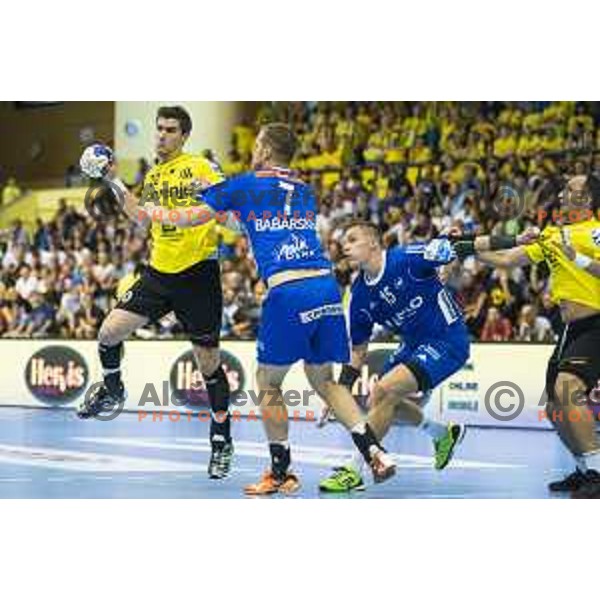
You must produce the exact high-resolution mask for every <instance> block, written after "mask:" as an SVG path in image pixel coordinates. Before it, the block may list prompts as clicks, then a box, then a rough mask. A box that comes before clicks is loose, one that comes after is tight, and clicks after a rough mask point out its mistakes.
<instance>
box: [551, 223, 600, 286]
mask: <svg viewBox="0 0 600 600" xmlns="http://www.w3.org/2000/svg"><path fill="white" fill-rule="evenodd" d="M550 244H551V246H552V247H553V248H554V250H555V251H556V252H560V253H562V254H564V255H565V256H566V257H567V258H568V259H569V260H570V261H571V262H574V263H575V265H576V266H577V267H579V268H580V269H583V270H584V271H587V272H588V273H589V274H590V275H593V276H594V277H598V278H599V279H600V250H597V251H596V252H595V253H594V256H593V257H591V256H588V255H586V254H581V253H579V252H577V251H576V250H575V248H574V247H573V245H572V244H571V240H570V238H569V236H568V235H566V234H564V235H562V236H561V242H560V243H559V242H557V241H552V242H550Z"/></svg>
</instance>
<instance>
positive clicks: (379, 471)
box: [304, 323, 396, 485]
mask: <svg viewBox="0 0 600 600" xmlns="http://www.w3.org/2000/svg"><path fill="white" fill-rule="evenodd" d="M324 326H325V327H327V325H325V324H324ZM344 326H345V324H344V323H340V324H337V325H335V327H336V328H339V327H344ZM332 335H333V336H336V335H338V334H337V333H335V332H334V331H333V330H331V335H329V336H328V339H329V342H330V343H331V342H333V341H334V339H332ZM319 354H321V353H319ZM341 358H343V357H341V356H338V357H337V359H338V360H340V359H341ZM304 372H305V374H306V378H307V380H308V383H309V384H310V386H311V387H312V388H313V389H314V390H315V391H316V392H317V394H319V396H320V397H321V398H322V399H323V400H324V401H325V403H326V404H327V405H328V406H330V407H331V408H332V410H333V412H334V413H335V416H336V418H337V420H338V421H339V422H340V423H341V424H342V425H343V426H344V427H345V428H346V429H347V430H348V432H349V433H350V435H351V436H352V441H353V442H354V445H355V446H356V449H357V450H358V452H359V453H360V455H361V456H362V458H363V459H364V461H365V462H366V463H367V464H368V465H369V466H370V467H371V470H372V471H373V475H374V477H375V480H376V481H378V482H380V481H385V480H386V479H389V478H390V477H392V476H393V474H394V473H395V470H396V467H395V465H394V464H393V463H392V461H391V460H390V459H389V457H388V455H387V454H386V452H385V450H384V449H383V448H382V447H381V444H380V443H379V442H378V439H377V437H376V435H375V433H374V432H373V430H372V429H371V427H370V425H369V423H367V420H366V418H365V416H364V415H363V414H362V412H361V410H360V408H359V407H358V404H357V403H356V401H355V400H354V398H353V397H352V394H351V393H350V392H349V391H348V390H347V389H346V388H345V387H344V386H343V385H340V384H338V383H336V381H335V378H334V376H333V364H332V363H324V364H305V366H304ZM360 483H361V485H362V482H360Z"/></svg>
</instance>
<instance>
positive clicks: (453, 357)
mask: <svg viewBox="0 0 600 600" xmlns="http://www.w3.org/2000/svg"><path fill="white" fill-rule="evenodd" d="M468 356H469V341H468V337H467V336H466V334H465V333H464V332H462V331H459V332H458V333H457V334H454V335H452V336H451V337H450V336H449V337H448V339H433V340H428V341H424V342H423V343H421V344H419V345H418V346H416V347H401V348H400V351H397V352H396V353H394V355H392V357H391V358H390V360H389V362H388V364H387V366H386V372H385V374H384V375H383V377H382V378H381V379H380V380H379V381H378V382H377V383H376V384H375V386H374V389H373V391H372V393H371V403H372V408H371V410H370V411H369V423H371V425H372V427H373V428H374V430H375V431H376V432H377V433H378V434H379V435H381V436H382V437H381V438H380V439H383V436H385V435H386V433H387V431H388V430H389V427H390V426H391V424H392V423H393V421H394V420H395V419H400V420H401V421H403V422H405V423H408V424H411V425H413V426H415V427H418V428H419V429H420V430H421V431H423V432H424V433H425V434H427V435H428V436H429V437H430V438H431V439H432V441H433V446H434V450H435V467H436V469H443V468H445V467H446V465H447V464H448V462H449V461H450V460H451V458H452V456H453V454H454V450H455V448H456V446H457V444H458V443H459V442H460V441H461V440H462V437H463V435H464V431H465V430H464V427H463V426H462V425H457V424H455V423H445V422H440V421H437V420H435V419H431V418H429V417H427V416H426V415H425V413H424V411H423V408H422V406H423V403H424V402H425V401H426V400H427V399H428V397H429V396H428V394H429V392H430V391H431V390H433V389H434V388H435V387H437V386H438V385H440V384H441V383H442V382H443V381H444V380H445V379H447V378H448V377H450V376H451V375H452V374H454V373H456V371H458V370H459V369H460V368H461V367H462V366H463V365H464V364H465V362H466V360H467V358H468Z"/></svg>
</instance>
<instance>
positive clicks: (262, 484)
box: [244, 364, 300, 495]
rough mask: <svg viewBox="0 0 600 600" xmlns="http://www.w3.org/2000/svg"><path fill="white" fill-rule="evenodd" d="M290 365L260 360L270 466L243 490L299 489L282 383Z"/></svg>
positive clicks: (258, 376) (259, 492)
mask: <svg viewBox="0 0 600 600" xmlns="http://www.w3.org/2000/svg"><path fill="white" fill-rule="evenodd" d="M290 366H291V365H266V364H259V366H258V369H257V372H256V385H257V387H258V397H259V398H262V401H261V403H260V412H261V416H262V422H263V427H264V430H265V434H266V436H267V441H268V443H269V453H270V455H271V468H270V470H268V471H266V472H265V473H264V474H263V476H262V478H261V480H260V481H259V482H258V483H256V484H252V485H249V486H246V488H245V489H244V491H245V492H246V494H250V495H264V494H273V493H275V492H283V493H287V494H291V493H294V492H296V491H297V490H298V489H300V480H299V479H298V477H297V475H295V474H294V473H292V472H291V471H290V466H291V463H292V455H291V450H290V442H289V421H288V413H287V406H286V405H285V403H284V401H283V394H282V391H281V386H282V385H283V380H284V379H285V376H286V375H287V373H288V371H289V369H290Z"/></svg>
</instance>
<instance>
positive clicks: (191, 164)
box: [142, 154, 223, 273]
mask: <svg viewBox="0 0 600 600" xmlns="http://www.w3.org/2000/svg"><path fill="white" fill-rule="evenodd" d="M222 180H223V175H222V174H221V172H220V170H219V168H218V167H217V166H216V165H214V164H213V163H211V162H210V161H208V160H206V159H205V158H203V157H201V156H194V155H192V154H180V155H179V156H178V157H177V158H174V159H172V160H170V161H168V162H165V163H160V164H158V165H156V166H155V167H154V168H152V169H151V170H150V171H149V172H148V173H147V175H146V178H145V179H144V189H143V192H142V199H143V201H144V202H146V203H147V204H148V203H151V204H154V206H155V207H156V209H155V210H160V209H162V210H163V211H166V210H169V209H179V210H181V211H182V215H181V218H185V216H186V215H185V208H186V207H188V206H190V205H192V204H196V200H195V196H194V192H193V190H192V183H193V182H194V181H201V182H202V183H204V184H207V183H208V184H214V183H219V182H220V181H222ZM215 225H216V221H215V220H214V219H211V220H210V221H208V222H207V223H205V224H204V225H199V226H197V227H190V228H188V229H181V228H179V227H177V226H176V225H170V224H162V223H159V222H157V221H154V220H153V221H152V227H151V234H152V250H151V253H150V266H151V267H153V268H154V269H156V270H157V271H160V272H161V273H180V272H181V271H184V270H185V269H189V268H190V267H191V266H192V265H195V264H196V263H198V262H200V261H202V260H207V259H209V258H213V257H215V258H216V254H217V248H218V236H217V231H216V229H215Z"/></svg>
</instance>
